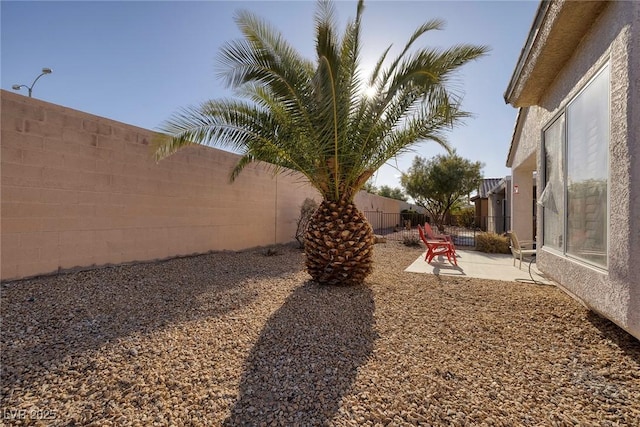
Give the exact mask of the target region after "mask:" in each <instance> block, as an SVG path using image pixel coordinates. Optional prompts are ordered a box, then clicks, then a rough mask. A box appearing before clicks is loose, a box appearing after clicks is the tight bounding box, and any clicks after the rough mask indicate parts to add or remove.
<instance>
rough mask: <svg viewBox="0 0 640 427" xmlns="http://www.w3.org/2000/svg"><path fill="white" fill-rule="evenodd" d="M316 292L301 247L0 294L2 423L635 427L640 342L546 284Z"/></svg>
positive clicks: (398, 248) (374, 283)
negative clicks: (627, 426) (631, 426)
mask: <svg viewBox="0 0 640 427" xmlns="http://www.w3.org/2000/svg"><path fill="white" fill-rule="evenodd" d="M420 251H421V249H419V248H407V247H405V246H402V245H401V244H399V243H395V242H389V243H386V244H379V245H376V252H375V264H374V267H375V272H374V273H373V274H372V276H370V279H369V280H368V283H367V286H363V287H354V288H325V287H319V286H317V285H315V284H312V283H309V282H308V281H307V280H308V277H309V276H308V275H307V274H306V273H305V272H304V271H303V270H302V268H301V266H302V252H300V251H299V250H298V249H296V248H294V247H292V246H281V247H277V249H276V254H275V255H271V254H269V255H268V254H267V253H266V251H265V250H264V249H262V250H254V251H246V252H241V253H232V252H222V253H215V254H209V255H203V256H198V257H192V258H183V259H176V260H171V261H167V262H160V263H154V264H141V265H134V266H119V267H113V268H106V269H101V270H94V271H89V272H80V273H74V274H67V275H61V276H57V277H48V278H39V279H33V280H25V281H21V282H14V283H6V284H3V285H2V355H1V362H2V377H1V379H2V396H1V397H2V403H1V409H2V418H1V419H0V424H2V425H46V426H49V425H54V426H56V425H65V426H74V425H95V426H109V425H113V426H124V425H139V426H150V425H160V426H165V425H175V426H182V425H193V426H217V425H223V426H237V425H251V426H254V425H286V426H295V425H299V426H311V425H330V426H361V425H370V426H373V425H391V426H400V425H456V426H463V425H474V426H475V425H488V426H493V425H496V426H498V425H505V426H511V425H535V426H540V425H543V426H547V425H602V426H607V425H638V420H639V419H640V342H638V340H636V339H634V338H633V337H631V336H630V335H628V334H626V333H625V332H623V331H622V330H621V329H619V328H617V327H616V326H615V325H613V324H611V323H610V322H608V321H606V320H604V319H602V318H600V317H598V316H596V315H594V314H592V313H590V312H589V311H587V310H585V309H584V308H583V307H582V306H581V305H579V304H578V303H576V302H575V301H574V300H572V299H571V298H569V297H567V296H566V295H565V294H564V293H562V292H561V291H559V290H557V289H555V288H553V287H550V286H535V285H526V284H521V283H515V282H514V283H509V282H498V281H488V280H479V279H461V278H438V277H435V276H431V275H424V274H412V273H405V272H403V271H402V270H403V269H404V268H405V267H406V266H407V265H409V264H410V263H411V262H413V261H414V260H415V259H416V257H417V256H419V255H420Z"/></svg>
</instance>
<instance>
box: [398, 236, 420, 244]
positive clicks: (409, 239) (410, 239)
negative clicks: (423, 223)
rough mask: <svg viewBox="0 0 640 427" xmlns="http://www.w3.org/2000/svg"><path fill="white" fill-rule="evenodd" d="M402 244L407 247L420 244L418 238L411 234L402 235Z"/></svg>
mask: <svg viewBox="0 0 640 427" xmlns="http://www.w3.org/2000/svg"><path fill="white" fill-rule="evenodd" d="M402 244H403V245H405V246H409V247H415V246H420V240H418V238H417V237H416V236H414V235H413V234H408V235H404V236H402Z"/></svg>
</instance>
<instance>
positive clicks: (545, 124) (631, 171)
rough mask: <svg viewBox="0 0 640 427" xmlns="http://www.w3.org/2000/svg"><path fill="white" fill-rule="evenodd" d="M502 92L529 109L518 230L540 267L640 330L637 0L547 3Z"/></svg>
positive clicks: (522, 134)
mask: <svg viewBox="0 0 640 427" xmlns="http://www.w3.org/2000/svg"><path fill="white" fill-rule="evenodd" d="M505 101H506V102H507V103H509V104H511V105H513V106H514V107H517V108H519V109H520V110H519V113H518V118H517V121H516V126H515V129H514V133H513V139H512V141H511V147H510V150H509V154H508V158H507V166H508V167H510V168H512V177H513V178H512V180H513V187H514V191H513V197H512V202H511V205H512V223H511V227H512V229H513V230H514V231H516V232H517V234H518V236H519V237H520V238H521V239H523V240H525V239H531V238H534V237H535V238H536V240H537V244H538V246H537V247H538V253H537V263H538V268H539V269H540V270H542V271H543V272H544V273H545V274H546V275H548V276H549V277H550V278H552V279H553V280H555V281H556V282H557V283H558V284H559V285H560V286H561V287H562V288H564V289H565V290H566V291H568V292H569V293H571V294H573V295H574V296H576V297H578V298H579V299H580V300H582V301H583V302H584V303H585V304H586V305H587V306H589V307H590V308H591V309H593V310H594V311H597V312H598V313H600V314H602V315H604V316H605V317H607V318H609V319H611V320H612V321H614V322H615V323H617V324H618V325H620V326H621V327H622V328H624V329H625V330H627V331H628V332H630V333H631V334H632V335H634V336H635V337H638V338H640V280H639V279H638V278H639V277H640V262H638V260H639V259H640V141H639V139H640V2H638V1H612V2H608V1H589V2H577V1H564V0H562V1H543V2H541V3H540V6H539V8H538V11H537V14H536V17H535V20H534V22H533V25H532V28H531V32H530V34H529V37H528V39H527V42H526V44H525V46H524V48H523V49H522V52H521V55H520V59H519V60H518V63H517V65H516V68H515V70H514V72H513V76H512V78H511V81H510V82H509V85H508V87H507V91H506V93H505ZM536 171H537V172H538V173H537V175H536V174H534V172H536ZM536 181H537V184H538V185H537V199H538V201H539V203H538V206H537V217H538V219H539V220H538V221H537V226H536V228H535V231H533V227H532V224H534V218H533V210H532V209H531V206H532V204H533V203H534V200H535V199H534V197H535V196H536V192H534V191H533V189H534V185H535V184H536ZM516 188H518V191H515V189H516Z"/></svg>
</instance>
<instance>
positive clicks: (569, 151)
mask: <svg viewBox="0 0 640 427" xmlns="http://www.w3.org/2000/svg"><path fill="white" fill-rule="evenodd" d="M609 79H610V77H609V66H608V65H606V66H605V67H603V68H602V69H601V70H600V71H599V72H598V74H597V75H596V76H595V77H594V78H593V79H592V80H591V81H590V82H589V84H588V85H587V86H586V87H585V88H584V90H583V91H582V92H580V93H579V94H578V95H577V96H576V97H575V98H574V99H573V100H572V101H571V102H570V103H569V104H568V106H567V107H566V108H565V110H564V111H563V112H562V113H561V115H560V116H559V117H558V118H556V119H555V120H554V121H553V122H552V123H551V124H550V125H549V126H548V127H547V128H546V129H545V130H544V133H543V135H544V167H545V174H544V178H545V188H544V190H543V193H542V195H541V197H540V199H541V200H540V203H541V204H542V205H543V207H544V208H543V212H544V216H543V221H544V226H543V245H545V246H547V247H550V248H553V249H556V250H559V251H562V252H563V253H564V254H566V255H568V256H570V257H574V258H579V259H581V260H583V261H586V262H588V263H590V264H594V265H596V266H599V267H605V268H606V267H607V247H608V245H607V239H608V217H609V215H608V176H609V156H608V154H609V104H610V103H609V81H610V80H609Z"/></svg>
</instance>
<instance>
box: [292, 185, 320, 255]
mask: <svg viewBox="0 0 640 427" xmlns="http://www.w3.org/2000/svg"><path fill="white" fill-rule="evenodd" d="M316 209H318V203H316V201H315V200H313V199H310V198H308V197H307V198H306V199H304V202H302V206H300V218H298V220H297V222H296V225H297V228H296V236H295V237H296V240H297V241H298V244H299V245H300V247H303V246H304V233H306V231H307V225H309V220H310V219H311V216H312V215H313V213H314V212H315V211H316Z"/></svg>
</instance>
